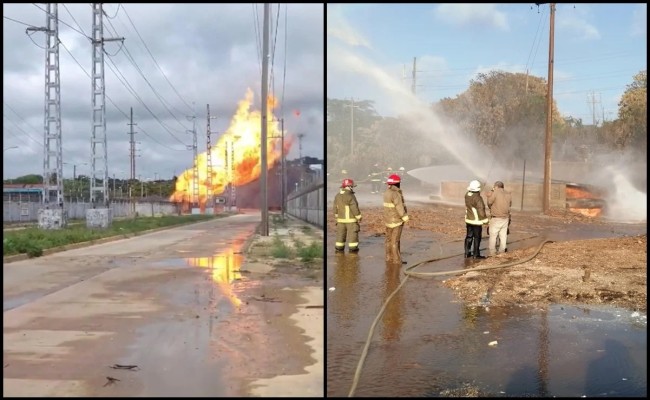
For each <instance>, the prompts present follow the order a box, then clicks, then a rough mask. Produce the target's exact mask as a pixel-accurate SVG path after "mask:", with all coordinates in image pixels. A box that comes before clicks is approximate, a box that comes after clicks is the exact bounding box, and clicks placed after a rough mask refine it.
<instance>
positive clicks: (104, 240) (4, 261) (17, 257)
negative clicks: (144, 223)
mask: <svg viewBox="0 0 650 400" xmlns="http://www.w3.org/2000/svg"><path fill="white" fill-rule="evenodd" d="M216 219H221V218H215V219H212V220H208V221H199V222H186V223H182V224H176V225H171V226H163V227H161V228H154V229H149V230H146V231H140V232H134V233H125V234H123V235H115V236H109V237H105V238H101V239H95V240H89V241H86V242H79V243H73V244H67V245H65V246H59V247H52V248H51V249H46V250H43V254H42V255H41V256H39V257H30V256H28V255H27V254H25V253H22V254H14V255H11V256H6V257H3V258H2V264H3V265H4V264H9V263H12V262H16V261H23V260H29V259H35V258H40V257H44V256H49V255H51V254H54V253H60V252H62V251H67V250H75V249H81V248H83V247H89V246H93V245H96V244H104V243H109V242H114V241H117V240H121V239H130V238H133V237H135V236H141V235H146V234H148V233H155V232H159V231H164V230H167V229H173V228H178V227H181V226H186V225H194V224H204V223H206V222H212V221H214V220H216Z"/></svg>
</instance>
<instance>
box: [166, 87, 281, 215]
mask: <svg viewBox="0 0 650 400" xmlns="http://www.w3.org/2000/svg"><path fill="white" fill-rule="evenodd" d="M252 103H253V92H252V91H251V90H250V89H248V91H247V92H246V97H245V98H244V100H241V101H240V102H239V105H238V107H237V112H236V113H235V115H234V116H233V118H232V120H231V122H230V126H229V127H228V129H227V130H226V132H224V133H223V134H222V135H221V136H220V137H219V140H218V141H217V142H216V144H214V145H212V146H211V147H212V149H211V152H210V153H211V159H212V174H211V179H208V178H209V177H208V157H207V151H205V152H203V153H200V154H199V155H198V156H197V159H196V160H195V162H196V163H197V165H198V179H197V181H198V199H196V198H193V196H194V186H193V185H194V179H193V178H194V169H193V167H192V168H189V169H187V170H185V172H183V173H182V174H181V175H179V176H178V179H177V180H176V188H175V192H174V193H173V194H172V195H171V197H170V201H173V202H184V203H189V202H198V203H199V204H200V206H201V207H202V208H203V207H204V206H205V204H206V201H207V199H208V194H211V195H213V196H217V195H219V194H221V193H223V192H224V190H225V189H226V187H227V186H228V184H229V183H233V184H234V185H235V186H240V185H245V184H247V183H249V182H252V181H254V180H256V179H258V178H259V176H260V174H261V172H262V166H261V153H262V152H261V138H262V115H261V113H260V112H259V111H255V110H251V104H252ZM267 104H268V112H269V114H268V116H267V140H268V141H267V152H266V153H267V158H266V159H267V170H269V169H271V167H273V165H274V164H275V163H276V162H278V161H279V160H280V157H281V156H282V149H281V148H280V147H281V139H280V138H281V135H282V131H281V130H280V127H279V122H278V120H277V119H276V118H274V117H273V109H274V108H275V107H276V105H277V101H276V100H275V98H273V97H272V96H269V97H268V100H267ZM291 142H292V140H291V137H290V136H288V135H287V134H286V132H285V140H284V152H285V154H286V153H287V152H288V151H289V149H290V148H291ZM231 151H232V153H231ZM231 168H232V170H231V171H232V177H231V176H230V173H229V171H228V170H229V169H231Z"/></svg>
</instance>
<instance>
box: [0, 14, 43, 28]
mask: <svg viewBox="0 0 650 400" xmlns="http://www.w3.org/2000/svg"><path fill="white" fill-rule="evenodd" d="M2 17H3V18H6V19H8V20H9V21H13V22H17V23H19V24H23V25H25V26H29V27H30V28H36V26H35V25H30V24H26V23H24V22H21V21H18V20H17V19H13V18H9V17H6V16H4V15H3V16H2Z"/></svg>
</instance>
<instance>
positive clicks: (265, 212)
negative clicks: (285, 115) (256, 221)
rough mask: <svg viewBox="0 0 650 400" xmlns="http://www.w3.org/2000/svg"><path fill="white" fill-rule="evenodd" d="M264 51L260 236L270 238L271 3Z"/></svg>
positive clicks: (265, 10)
mask: <svg viewBox="0 0 650 400" xmlns="http://www.w3.org/2000/svg"><path fill="white" fill-rule="evenodd" d="M262 48H263V51H262V137H261V140H262V143H261V152H262V154H261V162H262V168H261V169H262V171H261V172H262V176H261V179H260V182H261V188H260V197H261V199H262V202H261V203H262V204H261V208H262V224H261V226H260V235H261V236H269V207H268V198H267V196H268V193H267V191H266V177H267V170H266V168H267V154H266V147H267V143H266V140H267V129H268V116H267V110H268V98H267V92H268V73H269V67H268V65H269V3H264V29H263V46H262Z"/></svg>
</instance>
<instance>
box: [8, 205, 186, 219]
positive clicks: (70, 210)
mask: <svg viewBox="0 0 650 400" xmlns="http://www.w3.org/2000/svg"><path fill="white" fill-rule="evenodd" d="M131 207H132V206H131V204H130V203H121V202H120V203H117V202H113V203H111V204H110V209H111V214H112V218H120V217H128V216H130V215H131ZM42 208H43V205H42V204H41V203H15V202H4V203H3V206H2V214H3V222H36V221H38V212H39V210H41V209H42ZM88 209H92V205H91V204H90V203H65V210H66V214H67V219H68V220H71V219H76V220H85V219H86V210H88ZM135 212H137V213H138V215H140V216H143V217H154V216H155V217H157V216H161V215H177V214H178V209H177V207H176V204H174V203H169V202H142V203H135Z"/></svg>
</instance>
